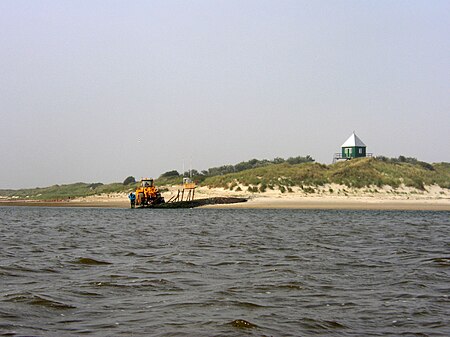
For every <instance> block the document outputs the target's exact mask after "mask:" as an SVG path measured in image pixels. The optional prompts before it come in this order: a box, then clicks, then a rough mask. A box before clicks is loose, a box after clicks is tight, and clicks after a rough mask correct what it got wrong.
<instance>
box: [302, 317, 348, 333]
mask: <svg viewBox="0 0 450 337" xmlns="http://www.w3.org/2000/svg"><path fill="white" fill-rule="evenodd" d="M301 324H302V325H303V326H305V327H306V328H309V329H311V330H312V331H317V330H318V329H319V330H335V329H346V328H347V327H346V326H345V325H343V324H341V323H339V322H336V321H327V320H317V319H312V318H307V319H304V320H303V321H302V322H301Z"/></svg>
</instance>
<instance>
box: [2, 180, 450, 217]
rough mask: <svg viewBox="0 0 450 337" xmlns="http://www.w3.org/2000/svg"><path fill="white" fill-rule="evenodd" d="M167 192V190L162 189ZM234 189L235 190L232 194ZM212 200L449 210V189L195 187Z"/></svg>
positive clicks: (115, 198)
mask: <svg viewBox="0 0 450 337" xmlns="http://www.w3.org/2000/svg"><path fill="white" fill-rule="evenodd" d="M166 189H167V190H166ZM236 189H238V191H236ZM164 190H166V191H165V192H164V193H163V196H164V197H165V199H166V200H169V199H170V197H171V196H173V195H175V194H176V193H177V190H178V187H177V186H170V187H166V188H165V189H164ZM215 197H238V198H247V199H248V202H246V203H242V204H231V205H209V206H204V207H207V208H261V209H262V208H272V209H273V208H277V209H388V210H445V211H450V190H449V189H444V188H441V187H439V186H437V185H433V186H426V187H425V190H418V189H415V188H411V187H406V186H400V187H399V188H392V187H390V186H384V187H383V188H380V187H377V186H371V187H366V188H362V189H355V188H349V187H348V186H343V185H337V184H328V185H324V186H304V187H303V188H300V187H292V188H291V191H285V192H284V193H282V191H280V190H279V189H274V190H269V189H268V190H266V191H265V192H257V193H251V192H249V191H248V190H247V187H245V186H236V187H235V188H234V189H233V190H229V189H223V188H208V187H198V188H197V189H196V192H195V198H196V199H204V198H215ZM0 206H59V207H109V208H128V207H129V202H128V198H127V194H126V193H110V194H102V195H95V196H89V197H85V198H75V199H70V200H58V201H33V200H17V199H0Z"/></svg>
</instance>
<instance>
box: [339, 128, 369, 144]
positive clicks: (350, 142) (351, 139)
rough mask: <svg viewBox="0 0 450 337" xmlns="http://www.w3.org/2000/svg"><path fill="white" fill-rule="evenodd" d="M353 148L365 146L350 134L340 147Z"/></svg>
mask: <svg viewBox="0 0 450 337" xmlns="http://www.w3.org/2000/svg"><path fill="white" fill-rule="evenodd" d="M353 146H364V147H365V146H366V144H364V143H363V141H362V140H361V139H359V138H358V136H357V135H356V134H355V132H353V133H352V135H351V136H350V137H348V139H347V140H346V141H345V143H344V144H342V146H341V147H353Z"/></svg>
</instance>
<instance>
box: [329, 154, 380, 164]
mask: <svg viewBox="0 0 450 337" xmlns="http://www.w3.org/2000/svg"><path fill="white" fill-rule="evenodd" d="M365 157H373V153H366V155H365ZM353 158H354V157H352V156H343V155H342V153H335V154H334V156H333V164H334V163H335V162H337V161H338V160H350V159H353ZM357 158H363V157H357Z"/></svg>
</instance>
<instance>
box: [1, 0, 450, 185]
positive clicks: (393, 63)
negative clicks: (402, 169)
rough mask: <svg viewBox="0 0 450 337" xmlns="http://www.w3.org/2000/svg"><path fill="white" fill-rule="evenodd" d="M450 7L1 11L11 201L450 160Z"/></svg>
mask: <svg viewBox="0 0 450 337" xmlns="http://www.w3.org/2000/svg"><path fill="white" fill-rule="evenodd" d="M449 37H450V1H439V0H433V1H430V0H424V1H415V0H407V1H402V0H397V1H390V0H389V1H385V0H373V1H364V0H357V1H352V0H345V1H340V0H328V1H324V0H314V1H312V0H308V1H302V0H295V1H289V0H273V1H264V0H255V1H253V0H245V1H242V0H236V1H235V0H223V1H221V0H208V1H206V0H205V1H189V0H182V1H181V0H180V1H172V0H161V1H139V0H135V1H126V0H122V1H115V0H102V1H100V0H80V1H75V0H74V1H64V0H55V1H40V0H29V1H23V0H2V1H0V189H2V188H3V189H5V188H13V189H17V188H33V187H45V186H50V185H54V184H68V183H74V182H102V183H110V182H122V181H123V180H124V179H125V178H126V177H128V176H130V175H131V176H134V177H135V178H136V179H139V178H141V177H155V178H156V177H158V176H159V175H160V174H162V173H164V172H166V171H170V170H178V171H179V172H182V170H183V168H185V170H187V169H188V168H195V169H197V170H204V169H207V168H209V167H215V166H220V165H226V164H236V163H238V162H241V161H246V160H249V159H252V158H257V159H273V158H275V157H282V158H288V157H295V156H306V155H311V156H312V157H313V158H314V159H315V160H316V161H318V162H321V163H331V161H332V158H333V154H334V153H335V152H339V151H340V146H341V145H342V143H344V142H345V140H346V139H347V138H348V137H349V136H350V135H351V134H352V132H353V131H355V132H356V134H357V135H358V137H359V138H361V139H362V140H363V141H364V143H365V144H366V145H367V151H368V152H371V153H374V155H384V156H388V157H398V156H399V155H404V156H407V157H415V158H417V159H419V160H423V161H427V162H442V161H447V162H448V161H450V136H449V133H450V90H449V89H450V39H449Z"/></svg>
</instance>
